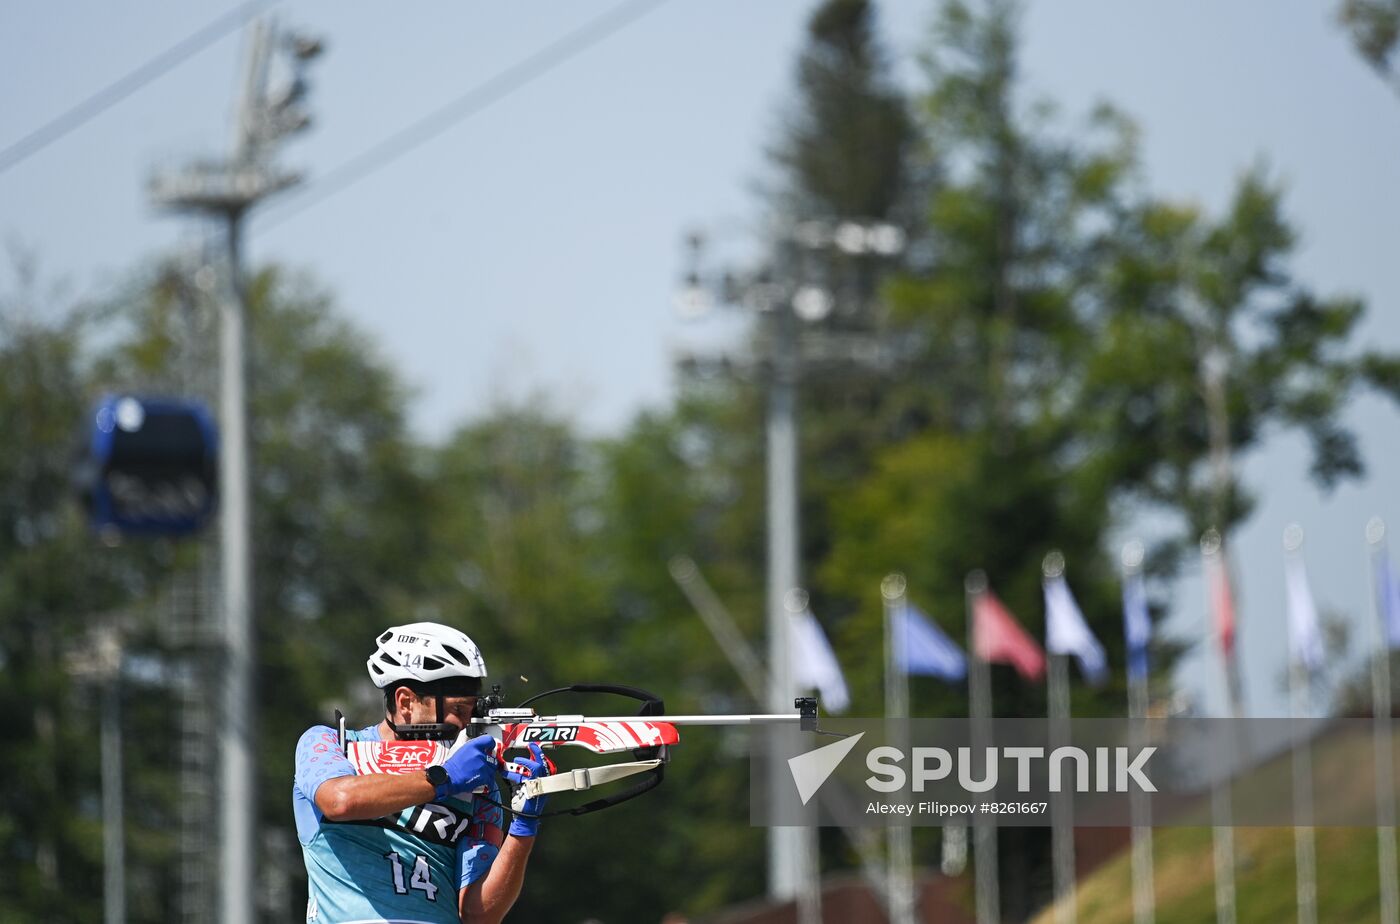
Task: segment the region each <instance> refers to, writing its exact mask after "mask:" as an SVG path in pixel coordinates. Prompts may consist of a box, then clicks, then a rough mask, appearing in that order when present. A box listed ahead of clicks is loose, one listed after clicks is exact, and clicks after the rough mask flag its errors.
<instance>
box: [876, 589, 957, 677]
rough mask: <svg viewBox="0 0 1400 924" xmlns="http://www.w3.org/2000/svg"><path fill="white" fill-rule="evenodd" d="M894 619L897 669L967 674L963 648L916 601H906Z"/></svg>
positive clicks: (912, 671) (938, 674) (939, 674)
mask: <svg viewBox="0 0 1400 924" xmlns="http://www.w3.org/2000/svg"><path fill="white" fill-rule="evenodd" d="M892 621H893V623H894V626H893V628H894V641H895V657H896V659H897V660H896V662H895V668H896V669H897V670H902V671H903V672H904V673H906V674H924V675H927V676H930V677H938V678H940V679H942V680H948V681H957V680H962V679H963V678H964V677H966V676H967V658H966V656H964V655H963V651H962V649H961V648H959V647H958V646H957V644H956V643H955V642H954V641H953V640H952V639H950V638H949V637H948V636H947V635H945V634H944V633H943V630H942V629H940V628H938V626H936V625H934V623H933V620H931V619H929V618H928V617H927V616H925V615H924V614H923V613H921V612H919V609H918V607H916V606H914V604H912V603H908V602H906V603H905V604H904V605H903V606H902V607H900V608H899V609H897V610H895V611H894V614H893V617H892ZM901 655H902V656H903V657H900V656H901Z"/></svg>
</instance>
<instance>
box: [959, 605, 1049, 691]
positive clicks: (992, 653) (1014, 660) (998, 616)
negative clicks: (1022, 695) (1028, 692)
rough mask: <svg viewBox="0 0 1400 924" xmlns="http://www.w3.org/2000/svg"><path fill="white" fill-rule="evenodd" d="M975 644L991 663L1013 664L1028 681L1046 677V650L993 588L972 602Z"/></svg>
mask: <svg viewBox="0 0 1400 924" xmlns="http://www.w3.org/2000/svg"><path fill="white" fill-rule="evenodd" d="M972 620H973V625H972V647H973V651H974V653H975V654H976V655H977V657H979V658H981V659H982V660H983V661H986V662H987V663H989V664H993V663H999V664H1010V665H1011V666H1012V667H1014V668H1016V673H1018V674H1020V675H1021V677H1022V678H1024V679H1026V680H1039V679H1040V678H1041V677H1043V676H1045V652H1043V651H1041V650H1040V646H1039V645H1037V644H1036V643H1035V640H1034V639H1033V638H1031V637H1030V636H1029V635H1027V634H1026V630H1025V629H1022V628H1021V625H1020V623H1018V622H1016V617H1015V616H1012V615H1011V611H1010V610H1008V609H1007V608H1006V604H1004V603H1002V602H1001V601H1000V600H998V599H997V596H996V594H994V593H992V592H991V591H990V590H987V591H983V592H982V593H980V594H978V595H977V597H976V599H975V600H974V601H973V604H972Z"/></svg>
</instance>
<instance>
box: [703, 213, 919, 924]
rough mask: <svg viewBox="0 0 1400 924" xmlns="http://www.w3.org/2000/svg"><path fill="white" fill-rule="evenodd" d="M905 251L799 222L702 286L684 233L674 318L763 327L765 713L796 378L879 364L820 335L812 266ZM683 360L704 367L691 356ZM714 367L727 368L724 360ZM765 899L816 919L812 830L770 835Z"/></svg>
mask: <svg viewBox="0 0 1400 924" xmlns="http://www.w3.org/2000/svg"><path fill="white" fill-rule="evenodd" d="M904 244H905V237H904V233H903V231H902V230H901V229H899V228H898V227H896V226H894V225H892V224H889V223H887V222H855V221H839V222H836V221H804V222H800V223H798V224H796V225H794V226H792V227H791V228H786V229H783V231H782V232H781V233H780V234H779V235H778V236H777V241H776V247H775V259H774V260H773V262H772V264H771V265H769V266H766V267H764V268H762V269H759V270H758V271H756V272H752V273H745V274H739V273H732V272H724V273H722V274H721V275H720V276H719V277H718V278H717V279H714V280H710V279H708V278H707V277H706V276H705V273H704V270H705V267H704V266H703V262H704V261H703V257H704V246H705V240H704V237H703V236H702V235H701V234H699V233H693V234H691V235H690V236H689V237H688V240H687V246H688V248H689V250H690V266H689V267H688V270H687V274H686V277H685V279H684V281H683V284H682V287H681V289H680V291H679V292H678V293H677V296H676V309H677V311H678V313H679V314H681V315H682V316H683V317H690V318H695V317H699V316H702V315H703V314H705V313H706V312H707V311H708V309H709V306H710V304H711V303H712V302H714V301H718V302H720V303H722V304H725V305H728V306H731V307H736V308H740V309H744V310H747V311H750V312H752V313H754V314H756V315H757V316H758V318H759V320H760V322H761V323H762V325H763V326H762V328H761V337H760V347H759V350H758V354H759V355H757V356H755V357H754V358H753V359H754V362H753V363H752V364H751V365H752V366H754V367H756V369H755V370H754V371H756V372H757V374H758V377H761V379H762V380H763V383H764V385H765V387H766V392H767V402H766V403H767V410H766V414H765V418H764V429H765V436H766V442H767V519H768V592H767V629H768V690H767V701H768V703H767V705H768V708H769V709H771V710H773V711H775V712H781V711H785V710H788V709H791V708H792V702H793V698H794V697H795V696H796V695H797V693H798V690H797V688H796V685H795V684H794V681H793V671H792V657H791V654H792V641H791V623H792V616H793V605H792V601H793V599H794V598H795V597H794V595H795V594H798V593H801V558H802V542H801V535H802V534H801V525H800V517H799V513H800V509H799V503H800V497H799V486H800V478H799V474H798V468H799V465H798V463H799V453H798V414H797V397H798V388H799V383H800V380H801V377H802V373H803V371H804V369H805V368H807V367H811V366H813V365H816V364H819V363H839V364H843V365H850V364H852V363H855V364H860V365H867V366H872V365H873V366H878V365H883V363H884V362H885V357H884V355H883V353H882V352H881V350H880V348H879V344H878V342H876V341H873V340H872V339H871V338H869V337H865V336H862V335H854V336H851V335H847V336H842V335H839V334H835V333H832V332H829V331H824V330H823V329H822V326H821V325H822V322H823V321H826V320H827V318H828V317H829V316H830V315H831V314H832V313H833V311H835V310H837V309H838V308H840V307H843V306H839V305H838V302H837V296H836V295H835V294H833V292H832V291H831V290H830V288H829V287H828V286H825V285H823V284H822V282H824V281H825V280H822V279H821V278H820V274H818V273H815V272H813V271H812V270H811V265H812V264H813V263H816V262H818V261H820V260H821V259H822V258H823V256H830V255H831V254H839V255H842V256H843V257H845V258H862V257H863V258H872V259H877V260H889V259H892V258H894V257H896V256H898V255H899V254H900V253H902V252H903V250H904ZM844 307H847V308H849V309H850V310H857V309H859V308H860V307H862V306H859V305H849V306H844ZM687 361H688V362H690V363H693V364H695V365H700V364H702V363H705V361H704V360H699V359H696V358H694V357H689V358H688V359H687ZM719 365H720V367H721V368H724V369H730V368H733V367H732V364H729V363H728V362H726V361H721V363H720V364H719ZM768 763H769V766H768V779H767V781H766V790H765V791H766V792H768V793H769V798H770V800H772V801H773V802H774V804H776V803H777V801H778V799H779V798H780V794H781V793H784V792H787V787H789V786H790V785H791V783H790V782H789V780H790V778H789V777H788V775H787V768H786V767H784V766H783V765H782V763H781V762H780V761H777V760H770V761H769V762H768ZM768 894H769V897H770V898H772V899H774V900H776V901H793V900H795V901H796V902H797V906H798V920H799V924H813V922H816V921H819V920H820V916H821V910H820V909H821V899H820V871H819V869H818V858H817V850H816V843H815V838H814V836H813V832H812V830H811V829H803V828H797V827H783V826H775V827H773V828H770V829H769V832H768Z"/></svg>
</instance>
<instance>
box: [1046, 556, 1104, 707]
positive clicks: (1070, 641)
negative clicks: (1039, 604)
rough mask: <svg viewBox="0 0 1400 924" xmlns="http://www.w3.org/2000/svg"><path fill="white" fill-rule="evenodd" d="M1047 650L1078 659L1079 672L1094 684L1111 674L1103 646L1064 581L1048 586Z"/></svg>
mask: <svg viewBox="0 0 1400 924" xmlns="http://www.w3.org/2000/svg"><path fill="white" fill-rule="evenodd" d="M1045 650H1046V651H1048V652H1050V653H1051V654H1068V655H1074V656H1075V658H1076V659H1078V661H1079V669H1080V670H1081V671H1082V672H1083V673H1084V676H1085V677H1086V678H1087V679H1088V680H1089V682H1090V683H1098V682H1100V681H1101V680H1103V678H1104V674H1106V673H1107V672H1108V659H1107V658H1106V657H1105V656H1104V653H1103V646H1102V645H1100V644H1099V640H1098V639H1096V638H1094V633H1092V632H1090V631H1089V625H1088V624H1087V623H1086V622H1085V621H1084V614H1083V613H1081V612H1080V611H1079V604H1078V603H1075V602H1074V595H1073V594H1071V593H1070V592H1069V585H1068V584H1066V583H1065V579H1064V578H1063V577H1056V578H1051V579H1049V580H1047V581H1046V582H1045Z"/></svg>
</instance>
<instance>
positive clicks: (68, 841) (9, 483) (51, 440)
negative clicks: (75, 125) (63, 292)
mask: <svg viewBox="0 0 1400 924" xmlns="http://www.w3.org/2000/svg"><path fill="white" fill-rule="evenodd" d="M17 269H18V270H19V272H18V273H16V276H17V279H16V281H15V284H14V288H13V289H12V290H11V291H7V292H6V293H5V295H4V297H3V298H0V428H3V431H4V433H5V440H6V445H7V446H8V447H9V449H8V450H7V451H5V452H3V453H0V561H4V563H5V566H4V568H3V569H0V708H3V709H4V711H5V715H6V716H7V717H8V721H7V722H6V723H5V727H4V731H3V733H0V735H3V744H0V778H3V779H4V780H5V781H6V785H5V786H4V787H0V866H3V868H4V869H5V871H6V872H5V875H4V876H3V877H0V921H37V920H51V921H83V920H94V919H96V918H97V917H98V916H99V914H100V909H101V887H100V883H101V862H102V846H101V823H100V820H99V818H100V816H99V813H100V802H99V801H98V800H97V798H96V793H97V792H98V791H99V785H98V765H97V760H96V754H97V748H96V747H95V741H96V734H95V728H96V708H95V706H96V703H95V697H92V696H85V695H82V694H81V693H80V692H79V691H78V690H76V689H74V687H75V686H76V685H75V683H74V681H73V678H72V677H70V675H69V673H68V671H67V667H68V665H69V663H70V661H69V658H70V657H71V656H73V655H75V654H77V653H78V651H79V647H78V646H80V645H81V641H82V640H83V639H84V636H85V634H86V630H87V629H88V627H89V626H90V625H91V623H92V621H93V619H94V617H95V616H96V615H97V614H98V613H106V612H110V611H112V610H116V609H117V608H119V607H120V606H121V605H122V604H123V603H124V602H125V600H126V599H127V598H128V597H129V596H130V593H131V588H130V587H129V586H125V585H124V584H123V582H122V581H121V580H120V572H121V569H120V568H119V567H115V566H114V564H115V563H114V562H112V561H111V558H110V556H107V555H105V554H104V553H103V552H102V550H100V548H99V547H98V546H97V544H96V543H95V542H93V541H92V539H91V537H89V535H88V534H87V531H86V530H85V528H84V524H83V522H82V518H81V516H80V515H79V512H78V511H77V509H76V508H75V505H74V504H73V503H72V497H71V493H70V477H71V465H72V462H73V449H74V441H75V436H76V434H77V430H78V427H79V425H80V423H79V422H80V421H81V419H82V417H83V416H84V412H85V410H86V407H85V401H86V394H85V389H84V384H83V382H84V362H83V356H82V341H83V335H84V334H85V332H86V330H87V327H88V322H89V321H90V320H91V319H90V318H89V317H88V316H87V315H86V314H85V313H84V312H80V311H72V310H69V309H66V308H65V307H64V305H63V302H62V300H61V297H57V298H56V297H55V296H54V293H49V292H40V291H39V290H38V287H37V285H36V283H35V279H36V274H34V273H33V272H32V264H29V263H28V262H27V261H25V262H23V263H21V264H20V265H19V266H18V267H17Z"/></svg>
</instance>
